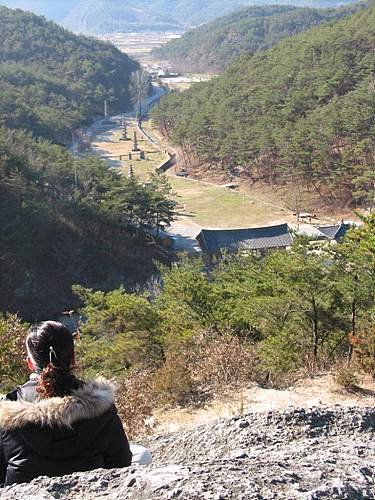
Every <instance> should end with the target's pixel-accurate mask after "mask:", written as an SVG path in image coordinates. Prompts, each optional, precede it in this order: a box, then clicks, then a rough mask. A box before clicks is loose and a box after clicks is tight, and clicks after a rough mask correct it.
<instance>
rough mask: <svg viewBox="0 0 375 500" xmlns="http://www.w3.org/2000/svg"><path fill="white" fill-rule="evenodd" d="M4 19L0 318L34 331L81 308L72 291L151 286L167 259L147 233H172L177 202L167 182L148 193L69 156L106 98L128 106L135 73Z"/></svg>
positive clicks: (87, 45) (106, 54)
mask: <svg viewBox="0 0 375 500" xmlns="http://www.w3.org/2000/svg"><path fill="white" fill-rule="evenodd" d="M0 12H1V16H0V40H1V44H0V45H1V54H0V61H1V62H0V82H1V83H0V84H1V93H0V113H1V121H2V124H1V126H0V276H1V283H2V285H1V290H2V291H1V294H0V310H1V311H4V312H5V311H8V312H13V313H19V314H20V315H21V316H22V317H24V318H26V319H28V320H31V321H34V320H37V319H42V318H46V317H51V316H56V315H57V314H59V313H61V312H62V311H63V310H64V309H65V308H66V307H67V305H70V306H74V305H77V304H79V301H78V300H77V298H75V297H74V296H73V295H72V290H71V287H72V285H73V284H74V283H81V284H84V283H86V285H92V284H96V286H99V287H102V288H104V289H107V288H110V287H111V286H120V284H125V285H127V286H129V287H131V286H135V284H136V283H140V282H143V281H146V280H147V279H148V278H149V277H150V276H151V275H153V274H154V273H155V270H156V268H155V264H154V261H153V259H158V258H159V259H161V260H165V258H166V256H165V254H164V253H163V252H162V251H156V250H155V248H150V247H149V246H148V245H147V244H146V241H145V238H144V234H143V232H142V230H143V229H145V228H149V227H154V228H157V227H164V224H167V223H168V222H169V221H170V220H171V219H173V214H174V208H175V203H174V202H172V201H170V200H169V198H168V194H169V192H170V188H169V186H168V184H167V183H166V181H165V179H164V178H163V177H162V176H158V175H157V174H155V175H152V176H151V177H150V179H149V182H148V184H147V185H144V184H141V183H139V182H138V181H137V180H136V179H128V178H126V177H124V176H121V175H119V174H118V173H117V172H116V171H114V170H110V169H109V168H108V166H107V164H106V163H105V162H104V161H101V160H99V159H98V158H94V157H89V156H88V157H78V158H73V156H72V155H71V154H70V152H69V151H68V149H67V148H66V147H64V146H63V145H62V144H64V143H66V144H69V143H70V142H71V140H72V132H73V131H74V130H75V127H77V126H80V125H83V124H85V123H86V124H87V123H89V122H90V120H91V119H92V118H94V117H95V116H97V115H100V114H102V112H103V111H102V107H103V99H104V98H107V99H108V101H109V103H110V106H112V107H113V109H115V107H116V108H117V109H122V110H124V109H126V107H128V105H129V97H128V79H129V75H130V74H131V72H132V71H133V70H136V69H138V67H139V66H138V63H135V62H134V61H132V60H131V59H129V58H128V57H127V56H126V55H125V54H122V53H120V52H119V51H118V50H117V49H115V47H113V46H112V45H109V44H106V43H101V42H97V41H95V40H93V39H89V38H85V37H83V36H80V37H77V36H76V35H73V34H71V33H69V32H67V31H65V30H64V29H62V28H60V27H59V26H57V25H55V24H53V23H52V22H47V21H46V20H45V19H43V18H40V17H37V16H35V15H34V14H29V13H23V12H22V11H19V10H16V11H12V10H9V9H6V8H1V11H0ZM59 143H60V144H59Z"/></svg>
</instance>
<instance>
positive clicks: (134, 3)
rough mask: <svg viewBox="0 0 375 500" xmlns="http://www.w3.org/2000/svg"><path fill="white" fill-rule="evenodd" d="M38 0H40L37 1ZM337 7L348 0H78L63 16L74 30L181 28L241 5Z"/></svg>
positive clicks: (90, 31)
mask: <svg viewBox="0 0 375 500" xmlns="http://www.w3.org/2000/svg"><path fill="white" fill-rule="evenodd" d="M39 1H40V0H39ZM290 3H292V4H293V5H297V6H310V7H337V6H339V5H344V4H349V3H353V2H352V1H351V0H294V1H293V0H275V1H273V0H205V1H202V0H81V1H80V2H79V3H78V4H77V5H76V6H75V7H74V8H73V9H72V10H71V12H70V14H69V15H68V16H67V17H66V18H65V20H64V25H65V26H66V27H67V28H69V29H71V30H73V31H76V32H83V33H88V34H103V33H110V32H114V31H125V32H129V31H181V30H186V29H188V28H190V27H193V26H197V25H200V24H202V23H206V22H208V21H211V20H213V19H215V18H217V17H218V16H223V15H226V14H229V13H231V12H233V11H235V10H238V9H240V8H241V7H246V6H250V5H262V4H284V5H285V4H290Z"/></svg>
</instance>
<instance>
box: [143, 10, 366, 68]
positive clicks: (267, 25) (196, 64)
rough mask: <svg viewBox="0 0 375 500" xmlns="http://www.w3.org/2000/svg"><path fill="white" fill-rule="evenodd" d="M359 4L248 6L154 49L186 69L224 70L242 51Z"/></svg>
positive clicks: (338, 16)
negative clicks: (310, 6)
mask: <svg viewBox="0 0 375 500" xmlns="http://www.w3.org/2000/svg"><path fill="white" fill-rule="evenodd" d="M366 6H367V4H366V3H362V2H361V3H360V4H356V5H352V6H348V7H342V8H338V9H311V8H303V7H293V6H291V5H288V6H287V5H285V6H280V5H273V6H271V5H270V6H262V7H248V8H246V9H241V10H240V11H237V12H235V13H234V14H229V15H228V16H225V17H220V18H219V19H216V20H214V21H212V22H211V23H208V24H204V25H202V26H200V27H198V28H195V29H193V30H190V31H188V32H186V33H185V34H184V35H183V36H182V37H181V38H179V39H174V40H171V41H170V42H168V43H167V44H166V45H164V46H163V47H160V48H157V49H154V51H153V54H154V55H155V56H157V57H160V58H163V59H164V58H165V59H168V60H169V61H171V62H172V63H173V64H174V66H175V67H176V68H178V69H180V70H183V71H192V72H207V71H209V72H213V73H217V72H221V71H223V70H224V69H225V68H227V67H228V65H229V64H230V63H231V62H232V61H233V59H234V58H235V57H236V56H238V55H239V54H240V53H242V52H250V53H254V52H256V51H257V50H264V49H268V48H270V47H272V46H273V45H275V44H276V43H277V42H279V41H280V40H282V39H283V38H286V37H288V36H291V35H296V34H297V33H301V32H302V31H306V30H307V29H308V28H310V27H312V26H316V25H319V24H321V23H324V22H327V21H335V20H338V19H341V18H343V17H345V16H348V15H350V14H353V13H355V12H356V11H358V10H359V9H361V8H365V7H366Z"/></svg>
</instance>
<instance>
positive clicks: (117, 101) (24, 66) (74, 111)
mask: <svg viewBox="0 0 375 500" xmlns="http://www.w3.org/2000/svg"><path fill="white" fill-rule="evenodd" d="M138 68H139V65H138V63H137V62H135V61H133V60H132V59H130V58H129V57H128V56H127V55H126V54H123V53H121V52H120V51H119V50H117V49H116V48H115V47H114V46H113V45H111V44H108V43H104V42H100V41H97V40H94V39H90V38H86V37H83V36H76V35H73V34H72V33H70V32H68V31H66V30H65V29H63V28H61V27H60V26H58V25H57V24H54V23H53V22H49V21H46V20H45V19H44V18H42V17H39V16H36V15H34V14H31V13H27V12H23V11H21V10H11V9H8V8H6V7H0V85H1V94H0V116H1V119H2V121H3V123H4V124H5V125H6V126H8V127H11V128H22V129H27V130H32V132H33V134H34V135H35V136H40V137H44V138H49V139H51V140H53V141H54V142H57V143H61V144H69V143H70V142H71V140H72V132H73V131H74V130H75V129H77V128H79V127H81V126H82V125H85V124H88V123H89V122H90V121H91V120H92V119H93V118H94V117H95V116H101V115H102V114H103V106H104V100H105V99H107V100H108V103H109V106H110V108H111V109H112V110H113V111H115V110H119V109H121V110H125V109H127V108H130V101H129V95H128V90H127V86H128V79H129V76H130V74H131V73H132V72H133V71H136V70H137V69H138Z"/></svg>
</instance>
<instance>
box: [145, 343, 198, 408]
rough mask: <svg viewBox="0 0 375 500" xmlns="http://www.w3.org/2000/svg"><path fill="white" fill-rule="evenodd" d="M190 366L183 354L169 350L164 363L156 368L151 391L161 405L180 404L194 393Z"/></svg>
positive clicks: (194, 386)
mask: <svg viewBox="0 0 375 500" xmlns="http://www.w3.org/2000/svg"><path fill="white" fill-rule="evenodd" d="M196 389H197V388H196V384H195V383H194V381H193V378H192V376H191V366H190V364H189V361H188V358H187V357H186V355H185V354H182V353H180V352H176V351H169V352H168V353H167V356H166V360H165V363H164V365H163V366H162V367H161V368H159V369H158V370H156V372H155V374H154V381H153V392H154V395H155V399H156V401H157V403H158V404H160V405H162V406H173V405H182V404H185V403H187V402H188V401H189V400H191V399H192V397H193V396H194V395H195V394H196Z"/></svg>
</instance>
